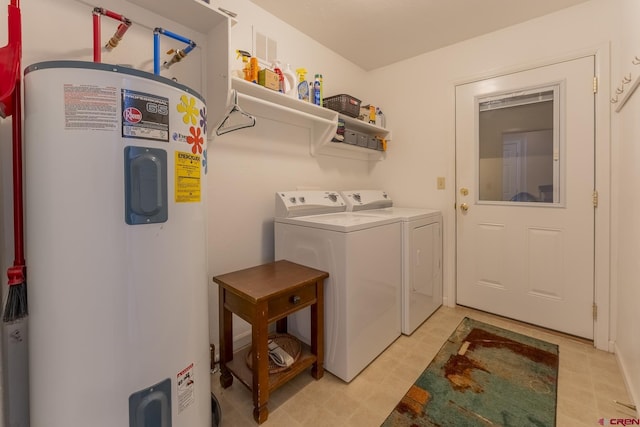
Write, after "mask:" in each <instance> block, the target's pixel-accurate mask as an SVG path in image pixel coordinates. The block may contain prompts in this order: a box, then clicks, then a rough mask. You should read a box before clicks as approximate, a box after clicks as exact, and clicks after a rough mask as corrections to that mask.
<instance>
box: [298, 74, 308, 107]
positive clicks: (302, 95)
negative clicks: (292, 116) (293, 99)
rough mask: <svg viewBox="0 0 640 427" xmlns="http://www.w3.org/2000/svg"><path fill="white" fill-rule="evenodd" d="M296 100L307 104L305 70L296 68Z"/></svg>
mask: <svg viewBox="0 0 640 427" xmlns="http://www.w3.org/2000/svg"><path fill="white" fill-rule="evenodd" d="M296 73H298V99H301V100H302V101H306V102H309V82H308V81H307V69H306V68H298V69H296Z"/></svg>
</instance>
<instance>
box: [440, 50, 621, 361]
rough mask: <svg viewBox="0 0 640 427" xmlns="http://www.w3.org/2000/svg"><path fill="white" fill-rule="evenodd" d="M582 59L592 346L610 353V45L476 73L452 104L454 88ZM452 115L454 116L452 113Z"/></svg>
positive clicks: (451, 300)
mask: <svg viewBox="0 0 640 427" xmlns="http://www.w3.org/2000/svg"><path fill="white" fill-rule="evenodd" d="M585 56H594V58H595V70H594V75H595V76H597V78H598V86H599V89H598V91H597V93H596V94H595V120H594V123H595V129H594V135H595V153H594V154H595V165H594V171H595V185H594V186H595V190H596V191H597V192H598V207H597V208H596V210H595V225H594V235H595V254H594V281H595V283H594V296H593V300H594V303H595V304H596V306H597V313H598V315H597V319H596V320H594V325H593V327H594V333H593V336H594V338H593V344H594V347H596V348H598V349H600V350H604V351H608V352H613V351H614V347H615V320H614V319H611V313H612V312H615V311H614V310H612V307H611V304H612V303H615V299H611V297H610V292H612V291H615V289H613V288H612V286H611V238H612V235H611V178H610V173H611V118H610V113H609V111H610V105H609V98H608V94H607V93H606V92H607V90H606V89H605V88H608V87H609V85H610V81H611V76H610V73H609V66H610V59H609V57H610V46H609V44H608V43H603V44H599V45H596V46H593V47H590V48H586V49H581V50H577V51H574V52H570V53H567V54H566V55H563V56H556V57H551V58H547V59H544V60H540V61H536V62H531V63H528V64H523V65H520V66H513V67H508V68H502V69H499V70H493V71H491V72H486V73H483V74H478V75H476V76H472V77H469V78H466V79H461V80H458V81H454V82H453V96H454V105H455V88H456V86H459V85H464V84H467V83H473V82H476V81H480V80H485V79H490V78H493V77H498V76H502V75H505V74H512V73H518V72H521V71H526V70H529V69H532V68H539V67H545V66H548V65H553V64H557V63H560V62H566V61H572V60H574V59H578V58H582V57H585ZM454 116H455V113H454ZM455 119H456V118H455V117H454V127H453V136H454V157H453V160H452V161H453V166H454V168H453V169H454V180H455V177H456V176H457V170H456V167H457V165H456V153H455V145H456V144H455V141H456V134H455ZM458 187H459V183H457V182H456V183H455V185H454V186H453V192H452V193H451V194H450V197H451V205H455V201H456V194H455V191H456V190H455V189H456V188H458ZM456 218H457V213H456V212H455V210H454V212H453V221H452V223H453V231H454V235H453V238H452V239H451V240H450V241H452V244H451V245H450V247H449V250H448V253H447V257H448V258H449V259H451V260H453V262H451V263H449V268H448V273H449V277H451V278H453V280H451V281H449V282H448V283H447V301H448V305H449V306H455V304H456V281H457V277H456V271H457V259H456V253H457V239H456V238H455V235H456V234H457V220H456Z"/></svg>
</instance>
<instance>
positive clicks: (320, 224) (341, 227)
mask: <svg viewBox="0 0 640 427" xmlns="http://www.w3.org/2000/svg"><path fill="white" fill-rule="evenodd" d="M275 221H276V222H279V223H282V224H293V225H299V226H302V227H310V228H318V229H322V230H330V231H337V232H342V233H350V232H352V231H359V230H366V229H369V228H373V227H379V226H381V225H387V224H393V223H396V222H399V221H400V218H398V217H391V216H389V217H383V216H377V215H365V214H361V213H352V212H340V213H331V214H323V215H308V216H300V217H294V218H276V219H275Z"/></svg>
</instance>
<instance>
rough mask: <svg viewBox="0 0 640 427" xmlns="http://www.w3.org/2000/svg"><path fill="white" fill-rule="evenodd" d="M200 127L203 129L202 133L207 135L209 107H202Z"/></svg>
mask: <svg viewBox="0 0 640 427" xmlns="http://www.w3.org/2000/svg"><path fill="white" fill-rule="evenodd" d="M200 127H201V128H202V132H204V133H205V134H206V133H207V107H202V108H201V109H200Z"/></svg>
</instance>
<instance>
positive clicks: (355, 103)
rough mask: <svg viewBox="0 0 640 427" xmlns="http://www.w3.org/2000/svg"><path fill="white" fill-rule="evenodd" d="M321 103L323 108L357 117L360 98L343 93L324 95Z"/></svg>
mask: <svg viewBox="0 0 640 427" xmlns="http://www.w3.org/2000/svg"><path fill="white" fill-rule="evenodd" d="M323 104H324V107H325V108H328V109H330V110H333V111H337V112H338V113H341V114H345V115H347V116H349V117H358V115H359V114H360V100H359V99H357V98H354V97H353V96H351V95H347V94H344V93H343V94H340V95H334V96H329V97H326V98H325V99H324V102H323Z"/></svg>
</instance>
